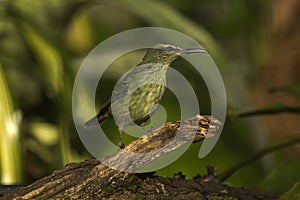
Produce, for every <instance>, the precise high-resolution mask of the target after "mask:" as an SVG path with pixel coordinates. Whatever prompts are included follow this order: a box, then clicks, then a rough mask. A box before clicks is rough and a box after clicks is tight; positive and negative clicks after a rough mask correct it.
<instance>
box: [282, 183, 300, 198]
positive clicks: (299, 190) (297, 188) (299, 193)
mask: <svg viewBox="0 0 300 200" xmlns="http://www.w3.org/2000/svg"><path fill="white" fill-rule="evenodd" d="M290 199H293V200H297V199H300V182H299V181H298V182H296V183H295V184H294V185H293V186H292V187H291V188H290V189H289V191H287V192H286V193H284V194H283V195H282V196H281V197H280V199H279V200H290Z"/></svg>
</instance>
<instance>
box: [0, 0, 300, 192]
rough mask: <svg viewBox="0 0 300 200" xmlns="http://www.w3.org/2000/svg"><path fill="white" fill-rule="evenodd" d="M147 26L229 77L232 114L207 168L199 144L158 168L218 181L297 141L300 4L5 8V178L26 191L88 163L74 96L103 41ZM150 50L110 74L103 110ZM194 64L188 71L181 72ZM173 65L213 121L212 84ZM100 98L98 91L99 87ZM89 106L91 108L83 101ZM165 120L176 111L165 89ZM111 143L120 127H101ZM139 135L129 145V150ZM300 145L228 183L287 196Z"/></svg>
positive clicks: (79, 2) (0, 55)
mask: <svg viewBox="0 0 300 200" xmlns="http://www.w3.org/2000/svg"><path fill="white" fill-rule="evenodd" d="M145 26H157V27H165V28H171V29H174V30H177V31H180V32H182V33H185V34H187V35H189V36H190V37H192V38H194V39H195V40H197V41H198V42H199V43H200V44H201V45H203V46H204V47H205V48H206V49H208V51H209V52H210V55H211V56H212V58H213V59H214V61H215V62H216V64H217V66H218V68H219V70H220V72H221V74H222V77H223V79H224V83H225V87H226V92H227V100H228V117H227V120H226V122H225V128H224V131H223V133H222V135H221V137H220V139H219V141H218V143H217V145H216V146H215V148H214V149H213V151H212V152H211V153H210V154H209V155H208V156H207V157H205V158H204V159H199V158H198V151H199V148H200V146H201V143H199V144H193V145H191V147H190V148H189V150H188V151H187V152H186V153H185V154H184V155H183V156H182V157H181V158H180V159H179V160H177V161H176V162H174V163H172V164H171V165H170V166H168V167H166V168H164V169H161V170H159V171H157V172H156V173H157V174H158V175H161V176H171V177H172V176H173V174H174V173H177V172H179V171H181V172H182V173H183V174H184V175H186V177H187V178H192V177H194V176H196V175H197V174H200V175H204V174H206V166H208V165H210V164H215V165H216V166H217V167H218V172H220V173H221V172H223V171H226V170H228V169H230V168H231V167H233V166H235V165H236V164H238V163H241V162H243V161H245V160H246V159H248V158H250V157H252V156H253V155H254V154H256V153H257V152H261V151H262V149H265V148H268V147H271V146H273V145H278V144H282V143H285V142H288V141H296V140H297V139H298V140H299V136H300V131H299V129H300V123H299V122H300V67H299V66H298V65H299V64H300V56H299V55H300V48H299V46H300V1H298V0H272V1H271V0H269V1H259V0H251V1H250V0H240V1H231V0H229V1H217V0H198V1H180V0H166V1H158V0H144V1H143V2H141V1H138V0H119V1H106V0H103V1H102V0H66V1H59V0H0V180H1V184H20V183H22V184H27V183H30V182H32V181H34V180H36V179H39V178H41V177H43V176H45V175H48V174H50V173H51V172H53V171H54V170H56V169H62V168H63V166H64V165H65V164H66V163H69V162H78V161H83V160H85V159H90V158H92V157H91V155H90V154H89V153H88V152H87V151H86V149H85V148H84V146H83V145H82V143H81V141H80V140H79V137H78V134H77V132H76V129H75V128H74V124H73V119H72V106H71V103H72V87H73V82H74V78H75V75H76V72H77V70H78V68H79V67H80V64H81V62H82V61H83V59H84V58H85V57H86V56H87V55H88V53H89V52H90V51H91V50H92V49H93V48H94V47H95V46H97V45H98V44H99V43H100V42H102V41H103V40H105V39H107V38H108V37H110V36H112V35H114V34H117V33H119V32H122V31H125V30H128V29H132V28H137V27H145ZM144 52H145V51H137V52H132V53H130V54H128V55H124V56H122V58H121V59H120V60H117V61H116V62H115V63H113V64H112V66H111V67H110V68H109V69H108V70H107V71H106V72H105V74H104V76H103V77H102V80H101V85H99V88H101V92H99V94H98V93H97V101H96V107H97V108H98V107H100V106H101V104H102V103H103V102H104V100H105V99H106V98H108V96H109V94H110V91H112V89H113V87H114V84H115V83H116V81H117V80H118V79H119V77H120V76H121V75H122V74H123V73H125V72H126V71H128V70H130V69H131V68H132V67H133V66H134V65H135V64H137V63H139V62H140V60H141V59H142V56H143V54H144ZM182 65H187V67H181V66H182ZM173 67H174V68H175V69H177V70H178V71H180V72H181V73H182V74H183V75H185V76H186V77H188V79H189V80H190V83H191V85H192V86H193V88H194V90H195V91H196V93H197V96H198V98H199V102H200V109H201V114H209V113H210V100H209V95H208V93H207V88H206V86H205V83H204V82H203V81H202V79H201V76H200V75H198V74H197V73H196V72H195V71H194V70H193V69H192V67H188V63H187V62H186V61H184V60H183V59H178V60H177V61H176V62H174V65H173ZM99 91H100V90H99ZM82 95H83V99H84V95H85V94H82ZM162 105H163V106H164V107H165V109H166V112H167V120H177V119H178V118H177V116H178V102H177V101H176V98H175V97H174V95H172V93H171V92H167V94H166V97H165V98H164V100H163V102H162ZM103 128H104V129H105V130H106V132H109V133H115V134H110V135H108V137H109V138H110V139H111V140H112V141H114V142H115V143H116V144H117V142H118V130H117V128H116V126H115V125H114V122H113V120H109V121H107V122H106V123H104V124H103ZM132 139H133V138H131V137H129V136H128V137H127V136H125V143H128V142H129V141H130V140H132ZM299 158H300V145H293V146H292V145H291V146H290V147H288V148H285V149H284V150H280V151H274V152H272V153H270V154H268V155H267V156H265V157H263V159H256V160H255V161H254V162H251V163H249V164H247V165H246V166H245V167H243V168H241V169H240V170H238V171H237V172H236V173H234V174H233V175H232V176H231V177H229V178H228V179H227V180H226V183H228V184H231V185H234V186H249V185H251V186H256V187H259V188H261V189H263V190H266V191H273V192H277V193H284V192H285V191H287V190H288V189H289V188H291V187H292V186H293V184H294V183H296V182H297V181H299V180H300V171H299V170H298V169H299V167H300V159H299Z"/></svg>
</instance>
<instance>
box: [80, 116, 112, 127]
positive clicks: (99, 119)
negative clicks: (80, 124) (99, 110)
mask: <svg viewBox="0 0 300 200" xmlns="http://www.w3.org/2000/svg"><path fill="white" fill-rule="evenodd" d="M107 118H109V117H108V116H99V114H98V115H96V116H95V117H93V118H92V119H90V120H89V121H87V122H85V124H84V125H85V126H96V125H99V124H101V122H103V121H104V120H106V119H107Z"/></svg>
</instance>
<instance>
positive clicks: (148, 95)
mask: <svg viewBox="0 0 300 200" xmlns="http://www.w3.org/2000/svg"><path fill="white" fill-rule="evenodd" d="M191 53H208V52H207V50H205V49H202V48H190V49H184V48H181V47H178V46H175V45H172V44H158V45H156V46H155V47H154V48H149V49H147V52H146V53H145V55H144V57H143V59H142V61H141V62H140V63H139V64H138V65H137V66H135V67H134V68H132V69H131V70H130V71H129V72H127V73H126V74H125V75H124V76H123V77H121V79H120V80H119V81H118V83H117V84H116V86H115V87H114V90H113V92H112V94H111V96H110V97H109V98H108V99H107V101H105V103H104V104H103V105H102V107H101V108H100V111H99V112H98V114H97V115H96V116H95V117H93V118H91V119H90V120H88V121H87V122H86V123H85V126H93V125H95V124H101V123H102V122H103V121H105V120H107V119H109V118H113V119H114V120H115V123H116V124H117V125H118V129H119V144H118V146H119V149H122V148H124V144H123V143H122V129H123V128H125V127H127V126H131V125H134V124H136V125H143V124H144V123H145V122H147V121H148V119H149V118H150V117H151V116H152V115H153V114H154V113H155V111H156V110H157V108H158V103H159V102H160V101H161V100H162V98H163V96H164V93H165V91H166V83H167V80H166V79H167V69H168V67H169V66H170V65H171V64H172V62H173V61H175V60H176V59H177V58H178V57H179V56H182V55H186V54H191Z"/></svg>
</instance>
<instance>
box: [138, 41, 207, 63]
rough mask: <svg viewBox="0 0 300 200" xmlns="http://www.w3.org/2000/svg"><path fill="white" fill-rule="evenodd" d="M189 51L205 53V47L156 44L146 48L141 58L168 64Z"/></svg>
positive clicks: (189, 52) (147, 61)
mask: <svg viewBox="0 0 300 200" xmlns="http://www.w3.org/2000/svg"><path fill="white" fill-rule="evenodd" d="M191 53H207V51H206V50H205V49H200V48H193V49H183V48H180V47H177V46H174V45H171V44H158V45H156V46H155V48H152V49H148V51H147V53H146V54H145V56H144V58H143V63H160V64H164V65H170V64H171V63H172V62H173V61H174V60H175V59H176V58H178V57H179V56H180V55H185V54H191Z"/></svg>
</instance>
